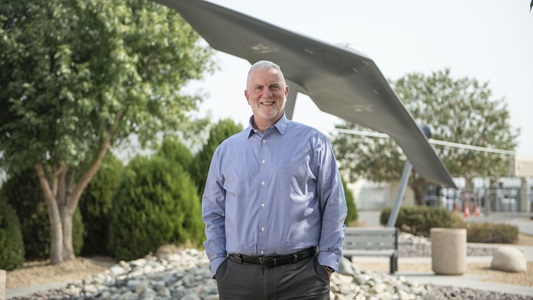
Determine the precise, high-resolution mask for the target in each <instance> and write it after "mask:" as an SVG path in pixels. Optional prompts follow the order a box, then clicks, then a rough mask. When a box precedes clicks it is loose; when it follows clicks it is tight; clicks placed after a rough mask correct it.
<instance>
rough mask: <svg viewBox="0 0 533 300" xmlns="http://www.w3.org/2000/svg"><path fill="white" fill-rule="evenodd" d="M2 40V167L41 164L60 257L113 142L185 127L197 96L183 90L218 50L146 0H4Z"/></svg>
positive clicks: (67, 253)
mask: <svg viewBox="0 0 533 300" xmlns="http://www.w3.org/2000/svg"><path fill="white" fill-rule="evenodd" d="M0 49H2V50H1V54H0V70H2V72H0V120H2V123H1V124H0V155H2V159H0V168H5V169H6V170H7V171H8V173H9V174H13V173H16V172H19V171H21V170H25V169H27V168H30V167H31V168H34V169H35V171H36V173H37V175H38V177H39V183H40V186H41V188H42V190H43V194H44V199H45V202H46V205H47V211H48V212H49V214H50V218H49V219H50V222H51V226H50V228H52V229H53V230H52V232H51V236H52V239H51V261H52V263H54V264H55V263H59V262H61V261H63V260H65V259H71V258H73V257H74V253H73V252H74V251H73V248H72V216H73V215H74V212H75V211H76V208H77V205H78V202H79V199H80V196H81V194H82V192H83V191H84V189H85V188H86V186H87V184H88V183H89V181H90V180H91V179H92V178H93V176H94V175H95V174H96V172H97V171H98V169H99V167H100V164H101V163H102V160H103V158H104V156H105V154H106V152H107V151H108V149H109V147H110V146H111V145H113V144H118V143H120V142H122V141H125V140H126V138H127V137H128V136H129V135H131V134H136V135H137V136H138V137H139V141H140V142H141V144H142V145H143V146H144V145H146V144H149V142H150V141H152V140H153V139H154V138H155V137H157V134H156V133H159V132H164V131H172V132H174V131H176V130H186V129H187V127H188V125H190V123H191V122H189V119H190V114H189V112H190V111H192V110H194V109H196V108H197V106H198V103H199V101H200V97H198V96H193V95H185V94H183V93H181V92H180V90H181V88H182V87H183V86H184V85H185V84H186V83H187V82H188V81H189V80H193V79H200V78H201V77H202V76H203V75H204V74H205V72H209V71H212V70H213V62H212V60H211V55H212V50H211V49H210V48H209V47H207V46H206V44H205V43H201V42H200V40H199V35H198V34H197V33H196V32H195V31H194V30H193V29H192V28H191V27H190V26H189V25H188V24H187V23H186V22H185V21H184V20H183V19H182V18H181V17H180V16H179V15H178V14H177V13H176V12H175V11H173V10H169V9H167V8H166V7H164V6H162V5H158V4H155V3H153V2H150V1H146V0H117V1H105V0H93V1H85V0H46V1H45V0H28V1H1V2H0ZM80 166H84V168H80Z"/></svg>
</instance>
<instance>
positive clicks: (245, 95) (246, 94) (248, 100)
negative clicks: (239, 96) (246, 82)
mask: <svg viewBox="0 0 533 300" xmlns="http://www.w3.org/2000/svg"><path fill="white" fill-rule="evenodd" d="M244 97H246V102H248V104H250V98H249V97H248V90H244Z"/></svg>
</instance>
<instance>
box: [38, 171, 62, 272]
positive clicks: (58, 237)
mask: <svg viewBox="0 0 533 300" xmlns="http://www.w3.org/2000/svg"><path fill="white" fill-rule="evenodd" d="M35 171H36V172H37V176H38V178H39V184H40V186H41V188H42V190H43V193H44V199H45V202H46V208H47V210H48V220H49V221H50V261H51V263H52V264H53V265H56V264H59V263H61V262H62V261H63V227H62V223H61V214H60V213H59V206H58V205H57V201H56V198H55V197H54V195H53V192H52V190H51V189H50V184H49V182H48V179H47V178H46V175H45V173H44V168H43V166H42V165H41V164H36V165H35Z"/></svg>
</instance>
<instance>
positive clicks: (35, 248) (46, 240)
mask: <svg viewBox="0 0 533 300" xmlns="http://www.w3.org/2000/svg"><path fill="white" fill-rule="evenodd" d="M2 193H3V194H4V196H5V198H6V200H7V203H9V204H10V205H11V206H12V207H13V208H14V209H15V212H16V214H17V216H18V218H19V220H21V223H20V225H21V230H22V237H23V241H24V248H25V256H26V259H46V258H48V257H49V256H50V221H49V218H48V210H47V208H46V203H45V201H44V198H43V193H42V190H41V187H40V185H39V181H38V179H37V175H36V174H35V171H34V170H33V169H28V170H25V171H22V172H21V173H19V174H16V175H12V176H11V177H10V178H9V179H8V180H7V181H6V182H5V183H4V184H3V185H2ZM84 234H85V229H84V226H83V222H82V217H81V214H80V212H79V209H77V210H76V212H75V213H74V217H73V220H72V244H73V247H74V254H75V255H79V254H80V253H81V248H82V246H83V238H84Z"/></svg>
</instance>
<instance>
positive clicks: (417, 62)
mask: <svg viewBox="0 0 533 300" xmlns="http://www.w3.org/2000/svg"><path fill="white" fill-rule="evenodd" d="M211 2H213V3H216V4H219V5H222V6H225V7H228V8H230V9H233V10H236V11H239V12H241V13H245V14H247V15H251V16H253V17H255V18H258V19H261V20H263V21H266V22H268V23H271V24H274V25H276V26H280V27H283V28H285V29H288V30H290V31H293V32H297V33H301V34H304V35H306V36H309V37H312V38H314V39H318V40H321V41H324V42H328V43H333V44H337V43H349V44H350V45H352V46H353V47H356V48H357V49H358V50H360V51H362V52H364V53H366V54H367V55H368V56H369V57H370V58H372V59H373V60H374V62H375V63H376V64H377V66H378V67H379V68H380V70H381V72H382V73H383V75H384V76H385V77H386V78H388V79H393V80H396V79H398V78H400V77H402V76H404V75H405V74H407V73H410V72H422V73H425V74H429V73H431V72H433V71H437V70H443V69H444V68H450V69H451V75H452V77H454V78H460V77H465V76H466V77H470V78H476V79H478V80H479V81H480V82H489V87H490V88H491V89H492V91H493V93H494V95H493V99H501V98H505V102H506V103H507V104H508V108H509V110H510V112H511V124H512V126H513V127H515V128H517V127H519V128H521V135H520V137H519V146H518V148H517V153H518V155H523V156H531V157H533V13H530V12H529V3H530V0H507V1H496V0H491V1H480V0H471V1H459V0H451V1H422V0H406V1H389V0H387V1H385V0H383V1H359V0H329V1H315V0H312V1H303V0H290V1H281V0H271V1H262V2H257V1H250V0H212V1H211ZM215 59H216V61H217V62H218V64H219V66H220V70H219V71H217V72H216V73H215V74H213V75H210V76H207V77H206V78H205V79H204V80H202V81H199V82H194V83H192V84H191V85H189V88H190V89H191V91H195V92H201V93H203V94H205V95H206V96H205V101H204V103H203V104H202V106H201V112H202V113H203V114H208V113H209V114H210V115H211V116H212V117H213V118H214V119H220V118H228V117H229V118H232V119H234V120H235V121H236V122H238V123H241V124H243V125H244V124H246V122H247V121H248V118H249V116H250V115H251V110H250V107H249V106H248V105H247V103H246V99H245V97H244V92H243V91H244V88H245V82H246V73H247V71H248V68H249V66H250V65H249V63H248V62H247V61H245V60H243V59H241V58H237V57H235V56H231V55H228V54H225V53H221V52H218V53H217V55H216V57H215ZM282 67H283V66H282ZM293 119H294V120H295V121H299V122H302V123H306V124H309V125H311V126H314V127H316V128H318V129H320V130H321V131H323V132H324V133H327V134H329V133H330V132H331V131H332V130H333V128H334V124H336V123H339V120H338V119H337V118H336V117H334V116H332V115H329V114H327V113H323V112H321V111H320V110H319V109H318V108H317V107H316V106H315V105H314V104H313V102H312V101H311V100H310V99H309V98H308V97H307V96H305V95H301V94H300V95H299V96H298V98H297V101H296V107H295V112H294V116H293ZM451 142H454V141H451Z"/></svg>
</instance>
